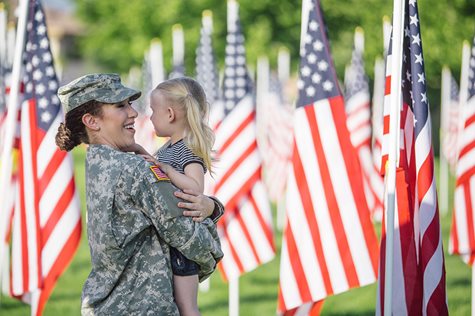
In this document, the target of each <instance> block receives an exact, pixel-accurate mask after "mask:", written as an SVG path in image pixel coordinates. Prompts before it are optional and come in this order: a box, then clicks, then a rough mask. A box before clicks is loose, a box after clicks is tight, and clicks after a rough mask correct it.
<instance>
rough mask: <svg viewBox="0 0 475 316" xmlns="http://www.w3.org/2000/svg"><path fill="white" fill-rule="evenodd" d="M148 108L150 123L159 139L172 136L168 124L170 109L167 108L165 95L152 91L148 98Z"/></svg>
mask: <svg viewBox="0 0 475 316" xmlns="http://www.w3.org/2000/svg"><path fill="white" fill-rule="evenodd" d="M150 108H151V109H152V115H151V116H150V121H152V124H153V127H154V128H155V133H156V134H157V136H159V137H170V136H171V134H172V130H171V124H170V107H169V106H168V102H167V99H166V97H165V95H164V94H163V93H162V92H160V91H154V92H153V93H152V95H151V96H150Z"/></svg>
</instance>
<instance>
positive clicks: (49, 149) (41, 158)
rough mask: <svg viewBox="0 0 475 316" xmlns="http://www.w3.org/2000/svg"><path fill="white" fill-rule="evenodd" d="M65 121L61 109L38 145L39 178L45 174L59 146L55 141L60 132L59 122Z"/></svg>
mask: <svg viewBox="0 0 475 316" xmlns="http://www.w3.org/2000/svg"><path fill="white" fill-rule="evenodd" d="M62 121H63V115H62V112H61V111H59V112H58V114H57V115H56V117H55V119H54V121H53V123H52V124H51V127H50V128H49V129H48V131H47V132H46V135H45V136H44V138H43V140H42V141H41V144H40V145H39V147H38V151H37V153H36V159H37V164H38V165H37V166H38V178H41V177H42V176H43V173H44V172H45V170H46V167H48V164H49V163H50V161H51V159H52V158H53V155H54V153H55V152H56V150H58V147H57V146H56V143H55V137H56V136H55V135H56V133H57V132H58V127H59V123H60V122H62Z"/></svg>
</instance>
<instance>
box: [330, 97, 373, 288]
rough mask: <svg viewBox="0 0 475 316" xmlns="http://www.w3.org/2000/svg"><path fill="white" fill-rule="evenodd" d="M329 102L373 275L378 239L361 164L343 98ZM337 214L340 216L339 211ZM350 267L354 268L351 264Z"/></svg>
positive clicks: (356, 280)
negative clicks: (351, 138) (349, 130)
mask: <svg viewBox="0 0 475 316" xmlns="http://www.w3.org/2000/svg"><path fill="white" fill-rule="evenodd" d="M330 102H331V104H332V107H331V109H332V115H333V121H334V122H335V127H336V129H337V131H338V134H337V136H338V140H339V143H340V149H341V152H342V155H343V161H344V162H345V166H346V172H347V176H348V181H349V183H350V187H351V191H352V194H353V195H352V197H353V199H354V201H355V205H356V210H357V211H358V217H359V220H360V225H361V227H362V232H363V236H364V239H365V245H366V249H367V250H368V254H369V256H370V258H371V263H372V266H373V273H374V275H377V271H378V240H377V237H376V234H375V233H374V228H373V223H372V222H371V219H370V217H369V216H368V213H369V209H368V205H367V203H366V199H365V195H364V188H363V183H362V179H363V176H362V172H361V166H360V164H358V155H357V153H356V151H355V149H354V148H353V147H352V146H351V141H350V135H349V132H348V130H347V128H346V124H345V118H344V115H343V113H345V108H344V104H343V99H342V98H341V97H337V98H335V99H330ZM339 215H340V216H341V214H340V213H339ZM345 236H346V235H345ZM352 262H353V261H352ZM351 267H353V268H354V266H353V265H351ZM349 271H351V270H349ZM354 273H355V276H354V277H355V282H356V284H355V285H356V286H358V285H359V281H358V279H357V277H356V271H355V272H354ZM350 284H351V283H350Z"/></svg>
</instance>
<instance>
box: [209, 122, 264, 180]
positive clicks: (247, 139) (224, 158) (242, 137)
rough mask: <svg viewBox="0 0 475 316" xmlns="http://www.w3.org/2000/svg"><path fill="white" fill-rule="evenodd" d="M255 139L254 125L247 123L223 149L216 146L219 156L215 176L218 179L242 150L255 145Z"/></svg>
mask: <svg viewBox="0 0 475 316" xmlns="http://www.w3.org/2000/svg"><path fill="white" fill-rule="evenodd" d="M255 141H256V129H255V125H254V124H248V125H247V126H246V128H245V129H243V130H242V131H241V132H240V134H239V136H238V137H236V138H235V139H234V140H233V141H232V143H231V144H230V145H229V146H228V147H227V148H226V149H225V150H224V151H222V150H221V148H218V147H217V149H218V151H219V157H218V163H217V169H216V178H217V179H220V178H221V177H222V176H223V175H224V173H225V172H227V171H228V170H229V169H231V168H232V166H233V164H234V163H235V162H236V161H237V160H239V159H240V158H241V156H242V155H243V154H244V151H246V150H248V149H249V147H251V146H255V145H253V144H254V143H255ZM256 151H257V149H256ZM259 164H260V160H259ZM218 168H219V169H218Z"/></svg>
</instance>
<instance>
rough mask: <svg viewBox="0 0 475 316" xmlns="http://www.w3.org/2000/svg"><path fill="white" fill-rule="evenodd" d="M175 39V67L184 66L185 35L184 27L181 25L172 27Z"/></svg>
mask: <svg viewBox="0 0 475 316" xmlns="http://www.w3.org/2000/svg"><path fill="white" fill-rule="evenodd" d="M172 39H173V41H172V42H173V66H179V65H183V64H184V58H185V36H184V35H183V27H182V26H181V24H175V25H173V26H172Z"/></svg>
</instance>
